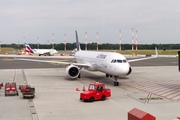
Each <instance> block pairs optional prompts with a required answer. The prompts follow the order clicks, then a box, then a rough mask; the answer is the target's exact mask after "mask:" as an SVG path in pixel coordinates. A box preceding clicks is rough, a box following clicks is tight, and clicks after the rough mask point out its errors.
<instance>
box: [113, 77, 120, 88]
mask: <svg viewBox="0 0 180 120" xmlns="http://www.w3.org/2000/svg"><path fill="white" fill-rule="evenodd" d="M114 80H115V81H114V86H119V82H118V81H117V76H114Z"/></svg>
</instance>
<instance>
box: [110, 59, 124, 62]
mask: <svg viewBox="0 0 180 120" xmlns="http://www.w3.org/2000/svg"><path fill="white" fill-rule="evenodd" d="M111 63H127V60H126V59H124V60H119V59H117V60H116V59H113V60H111Z"/></svg>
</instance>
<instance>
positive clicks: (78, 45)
mask: <svg viewBox="0 0 180 120" xmlns="http://www.w3.org/2000/svg"><path fill="white" fill-rule="evenodd" d="M75 32H76V48H77V51H81V47H80V43H79V40H78V34H77V30H76V31H75Z"/></svg>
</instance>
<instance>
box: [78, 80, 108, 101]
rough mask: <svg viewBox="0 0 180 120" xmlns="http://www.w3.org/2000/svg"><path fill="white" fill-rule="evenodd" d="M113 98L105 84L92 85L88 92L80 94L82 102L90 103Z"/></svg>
mask: <svg viewBox="0 0 180 120" xmlns="http://www.w3.org/2000/svg"><path fill="white" fill-rule="evenodd" d="M110 96H111V90H110V89H108V88H105V85H104V84H103V83H98V82H96V83H91V84H90V85H89V87H88V90H87V91H84V92H82V93H80V100H82V101H90V102H93V101H94V100H102V101H103V100H105V99H106V98H107V97H110Z"/></svg>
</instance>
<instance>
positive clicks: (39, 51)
mask: <svg viewBox="0 0 180 120" xmlns="http://www.w3.org/2000/svg"><path fill="white" fill-rule="evenodd" d="M24 44H25V51H26V52H29V53H31V54H38V55H39V56H41V55H44V56H52V55H54V54H56V53H58V52H57V50H55V49H31V47H30V46H29V44H28V43H27V42H25V43H24Z"/></svg>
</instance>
